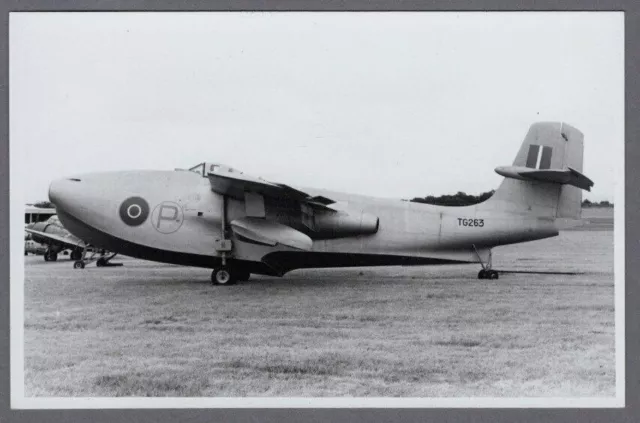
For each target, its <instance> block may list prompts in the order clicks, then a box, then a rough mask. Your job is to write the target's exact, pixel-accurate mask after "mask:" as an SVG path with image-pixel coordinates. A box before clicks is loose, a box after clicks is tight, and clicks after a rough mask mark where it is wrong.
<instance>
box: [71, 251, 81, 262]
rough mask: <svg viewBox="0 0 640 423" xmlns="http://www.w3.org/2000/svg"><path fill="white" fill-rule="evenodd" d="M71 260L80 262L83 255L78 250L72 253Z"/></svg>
mask: <svg viewBox="0 0 640 423" xmlns="http://www.w3.org/2000/svg"><path fill="white" fill-rule="evenodd" d="M70 258H71V260H80V259H81V258H82V253H81V252H80V251H78V250H73V251H71V257H70Z"/></svg>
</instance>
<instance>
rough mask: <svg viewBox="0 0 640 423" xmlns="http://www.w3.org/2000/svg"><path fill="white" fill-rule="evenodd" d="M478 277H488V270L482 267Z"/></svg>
mask: <svg viewBox="0 0 640 423" xmlns="http://www.w3.org/2000/svg"><path fill="white" fill-rule="evenodd" d="M478 279H487V271H486V270H484V269H482V270H480V271H479V272H478Z"/></svg>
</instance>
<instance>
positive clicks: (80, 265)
mask: <svg viewBox="0 0 640 423" xmlns="http://www.w3.org/2000/svg"><path fill="white" fill-rule="evenodd" d="M73 268H74V269H84V262H83V261H80V260H78V261H76V262H75V263H73Z"/></svg>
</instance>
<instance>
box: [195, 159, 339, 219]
mask: <svg viewBox="0 0 640 423" xmlns="http://www.w3.org/2000/svg"><path fill="white" fill-rule="evenodd" d="M207 177H208V178H209V182H210V183H211V190H212V191H213V192H216V193H218V194H222V195H227V196H229V197H233V198H235V199H238V200H244V198H245V193H246V192H250V193H255V194H259V195H263V196H265V197H271V198H283V199H290V200H293V201H296V202H298V203H300V204H301V205H305V206H308V207H310V208H312V209H315V210H318V211H326V212H333V213H335V212H336V210H334V209H332V208H330V207H327V206H328V205H329V204H333V203H335V201H333V200H331V199H330V198H326V197H322V196H315V197H313V196H311V195H309V194H307V193H305V192H302V191H299V190H297V189H295V188H292V187H290V186H288V185H285V184H278V183H273V182H269V181H266V180H264V179H262V178H257V177H255V176H250V175H245V174H244V173H242V172H238V171H235V170H231V169H230V168H227V167H224V166H216V167H215V170H212V171H209V172H208V173H207Z"/></svg>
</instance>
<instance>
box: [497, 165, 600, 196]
mask: <svg viewBox="0 0 640 423" xmlns="http://www.w3.org/2000/svg"><path fill="white" fill-rule="evenodd" d="M495 171H496V173H497V174H498V175H502V176H504V177H505V178H513V179H519V180H522V181H540V182H550V183H554V184H563V185H564V184H566V185H573V186H574V187H578V188H580V189H583V190H586V191H591V187H593V181H592V180H591V179H589V178H587V177H586V176H584V175H583V174H582V173H580V172H578V171H577V170H575V169H573V168H571V167H567V168H566V169H563V170H561V169H532V168H530V167H523V166H501V167H497V168H496V169H495Z"/></svg>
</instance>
